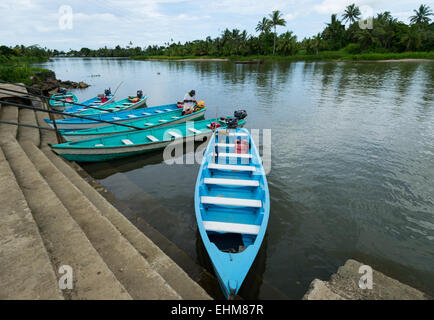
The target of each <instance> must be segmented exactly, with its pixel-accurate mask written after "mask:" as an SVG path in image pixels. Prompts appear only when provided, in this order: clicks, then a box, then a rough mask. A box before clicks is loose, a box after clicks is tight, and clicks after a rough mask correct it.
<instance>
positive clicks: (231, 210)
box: [195, 129, 270, 299]
mask: <svg viewBox="0 0 434 320" xmlns="http://www.w3.org/2000/svg"><path fill="white" fill-rule="evenodd" d="M230 132H231V134H230V135H227V134H223V133H222V135H221V136H220V135H219V138H220V137H223V138H224V139H225V141H223V142H221V141H218V142H217V143H218V144H217V145H216V144H214V145H213V143H214V140H215V136H213V137H212V138H211V139H210V142H209V144H208V147H207V149H206V151H205V154H204V158H203V162H202V165H201V168H200V169H199V174H198V177H197V181H196V188H195V212H196V221H197V226H198V230H199V233H200V235H201V238H202V242H203V244H204V246H205V249H206V251H207V253H208V256H209V258H210V261H211V263H212V265H213V269H214V272H215V274H216V276H217V279H218V281H219V284H220V287H221V289H222V292H223V294H224V295H225V297H226V298H227V299H232V298H233V297H235V296H236V295H237V294H238V291H239V289H240V287H241V285H242V283H243V281H244V279H245V278H246V276H247V274H248V272H249V270H250V268H251V266H252V265H253V262H254V260H255V258H256V256H257V254H258V252H259V249H260V248H261V246H262V242H263V239H264V237H265V233H266V230H267V225H268V219H269V212H270V200H269V191H268V183H267V179H266V176H265V172H264V169H263V166H262V160H261V158H260V156H259V152H258V150H257V148H256V146H255V144H254V141H253V139H251V137H250V134H249V133H248V131H247V130H246V129H236V131H230ZM235 133H236V134H235ZM240 133H241V134H243V135H244V137H249V138H248V139H249V140H248V142H249V143H248V146H249V147H248V148H247V149H248V151H247V152H245V151H240V150H239V149H237V148H238V147H236V145H237V143H238V138H237V137H241V136H240V135H237V134H240ZM231 137H232V138H234V140H231V139H232V138H231ZM242 139H244V138H241V140H242ZM226 140H228V141H226ZM241 142H242V141H241ZM241 145H242V144H241ZM241 145H240V146H241ZM221 147H222V148H226V150H225V151H222V150H220V149H218V153H217V154H218V156H217V158H216V159H217V160H213V159H214V156H213V155H214V151H213V150H214V148H221ZM241 154H245V155H243V156H241ZM228 157H232V159H231V161H233V160H236V162H235V164H234V163H232V162H231V161H229V158H228ZM222 158H223V159H222ZM220 161H222V162H220ZM243 161H246V162H248V165H246V163H245V162H243ZM243 167H244V168H243Z"/></svg>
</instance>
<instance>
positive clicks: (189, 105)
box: [182, 90, 196, 113]
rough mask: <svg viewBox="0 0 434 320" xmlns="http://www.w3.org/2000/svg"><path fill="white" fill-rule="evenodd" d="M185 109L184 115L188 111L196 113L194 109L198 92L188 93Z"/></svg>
mask: <svg viewBox="0 0 434 320" xmlns="http://www.w3.org/2000/svg"><path fill="white" fill-rule="evenodd" d="M183 104H184V109H182V111H183V113H185V112H188V111H194V107H195V105H196V91H194V90H191V91H190V92H187V93H186V94H185V96H184V101H183Z"/></svg>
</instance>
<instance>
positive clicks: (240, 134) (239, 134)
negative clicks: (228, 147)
mask: <svg viewBox="0 0 434 320" xmlns="http://www.w3.org/2000/svg"><path fill="white" fill-rule="evenodd" d="M229 135H230V136H236V137H248V136H249V135H248V134H247V133H245V132H230V133H229Z"/></svg>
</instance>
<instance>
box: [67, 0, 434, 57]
mask: <svg viewBox="0 0 434 320" xmlns="http://www.w3.org/2000/svg"><path fill="white" fill-rule="evenodd" d="M432 14H433V13H432V11H431V9H430V8H429V7H428V6H426V5H421V6H420V7H419V8H418V9H417V10H414V15H413V16H412V17H410V21H411V22H410V24H409V25H407V24H405V23H403V22H401V21H399V20H398V19H396V18H394V17H392V16H391V14H390V12H387V11H386V12H383V13H379V14H377V16H376V17H374V19H373V28H372V29H361V28H360V27H359V23H358V20H359V18H360V16H361V13H360V10H359V8H358V7H357V6H356V5H354V4H352V5H350V6H348V7H347V8H346V10H345V12H344V13H343V14H342V15H341V16H340V17H339V16H338V15H337V14H333V15H332V16H331V19H330V22H329V23H327V25H326V27H325V29H324V30H323V31H322V32H320V33H318V34H317V35H315V36H313V37H310V38H305V39H303V40H301V41H298V40H297V37H296V36H295V35H294V34H293V32H291V31H284V32H283V33H280V34H278V32H277V31H278V28H282V27H284V26H286V21H285V20H284V19H283V18H282V16H283V15H282V13H280V12H279V11H273V12H272V13H271V14H270V15H269V16H268V17H264V18H263V19H262V20H261V21H259V22H258V24H257V26H256V31H257V33H258V34H257V35H256V36H255V35H249V34H248V33H247V31H245V30H244V31H240V30H238V29H234V30H229V29H226V30H224V31H223V33H222V34H221V35H220V36H219V37H217V38H214V39H212V38H211V37H207V38H206V39H205V40H195V41H188V42H185V43H183V44H182V43H180V42H178V43H175V42H173V41H172V42H171V43H166V44H165V45H163V46H158V45H152V46H148V47H147V48H144V49H142V48H140V47H133V45H132V43H131V42H130V44H129V45H128V46H127V47H126V48H121V47H120V46H117V47H116V48H114V49H108V48H107V47H105V48H101V49H98V50H91V49H89V48H82V49H81V50H79V51H75V50H70V51H69V52H67V53H66V55H67V56H80V57H83V56H84V57H135V58H139V59H140V58H146V57H172V58H175V57H177V58H179V57H206V56H208V57H231V56H236V57H250V56H271V55H273V56H278V57H287V58H289V59H291V58H301V59H307V58H310V59H315V58H319V59H324V58H327V57H330V58H332V59H334V58H360V59H364V58H368V59H369V58H372V57H376V58H378V59H382V58H386V59H387V58H389V57H390V58H392V57H412V54H406V53H407V52H415V51H417V52H421V53H418V55H416V56H418V57H425V58H426V57H429V58H433V53H432V52H431V53H430V54H423V53H422V52H429V51H432V50H434V23H431V18H430V16H431V15H432Z"/></svg>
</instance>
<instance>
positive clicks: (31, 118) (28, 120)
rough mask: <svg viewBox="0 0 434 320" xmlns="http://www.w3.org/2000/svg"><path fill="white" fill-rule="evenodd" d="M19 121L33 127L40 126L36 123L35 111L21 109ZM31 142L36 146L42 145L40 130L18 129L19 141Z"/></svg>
mask: <svg viewBox="0 0 434 320" xmlns="http://www.w3.org/2000/svg"><path fill="white" fill-rule="evenodd" d="M18 120H19V122H20V123H25V124H30V125H33V126H36V125H38V122H37V121H36V115H35V111H33V110H30V109H20V110H19V113H18ZM25 140H29V141H31V142H32V143H33V144H34V145H35V146H39V144H40V142H41V141H40V134H39V129H37V128H30V127H23V126H21V127H18V141H20V142H21V141H25Z"/></svg>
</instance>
